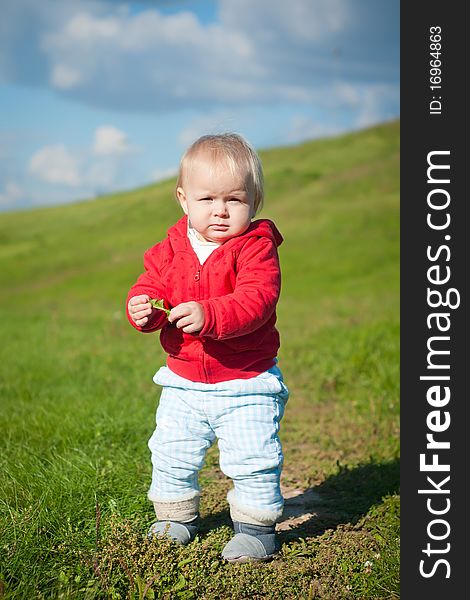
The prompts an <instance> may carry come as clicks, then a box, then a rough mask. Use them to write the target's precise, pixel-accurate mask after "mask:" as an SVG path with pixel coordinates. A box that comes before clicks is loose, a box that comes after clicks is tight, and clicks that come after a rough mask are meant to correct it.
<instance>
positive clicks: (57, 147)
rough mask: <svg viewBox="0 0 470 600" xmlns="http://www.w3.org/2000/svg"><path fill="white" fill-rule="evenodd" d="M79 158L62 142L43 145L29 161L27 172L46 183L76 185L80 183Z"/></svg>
mask: <svg viewBox="0 0 470 600" xmlns="http://www.w3.org/2000/svg"><path fill="white" fill-rule="evenodd" d="M79 167H80V164H79V160H78V158H77V157H76V156H74V155H73V154H72V153H71V152H70V150H68V148H67V147H66V146H65V145H64V144H54V145H50V146H44V147H43V148H41V149H40V150H38V151H37V152H36V153H35V154H34V156H33V157H32V158H31V160H30V162H29V172H30V173H31V174H32V175H34V176H36V177H37V178H38V179H41V180H42V181H47V182H48V183H57V184H65V185H68V186H72V187H76V186H78V185H79V184H80V174H79Z"/></svg>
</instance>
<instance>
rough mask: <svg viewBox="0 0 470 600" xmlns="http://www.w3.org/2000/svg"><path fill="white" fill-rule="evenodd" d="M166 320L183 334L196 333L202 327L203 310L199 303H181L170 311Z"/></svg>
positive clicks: (203, 319)
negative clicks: (174, 323)
mask: <svg viewBox="0 0 470 600" xmlns="http://www.w3.org/2000/svg"><path fill="white" fill-rule="evenodd" d="M168 320H169V321H170V323H173V322H174V321H176V322H177V323H176V327H178V329H182V330H183V331H184V332H185V333H196V332H197V331H201V329H202V328H203V327H204V321H205V315H204V309H203V308H202V305H201V304H199V302H182V303H181V304H178V306H175V307H174V308H172V309H171V312H170V315H169V317H168Z"/></svg>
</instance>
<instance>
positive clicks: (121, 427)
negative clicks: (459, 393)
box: [0, 122, 399, 600]
mask: <svg viewBox="0 0 470 600" xmlns="http://www.w3.org/2000/svg"><path fill="white" fill-rule="evenodd" d="M261 158H262V160H263V164H264V168H265V178H266V204H265V209H264V211H263V213H262V215H261V216H265V217H269V218H272V219H273V220H274V221H275V222H276V223H277V224H278V226H279V228H280V230H281V232H282V233H283V235H284V238H285V243H284V244H283V245H282V246H281V248H280V254H281V261H282V268H283V287H282V296H281V301H280V304H279V310H278V315H279V320H278V324H279V329H280V331H281V340H282V347H281V352H280V366H281V368H282V370H283V372H284V376H285V379H286V382H287V384H288V386H289V388H290V391H291V398H290V400H289V403H288V405H287V410H286V415H285V417H284V420H283V423H282V428H281V439H282V442H283V446H284V450H285V468H284V472H283V479H282V483H283V485H284V486H285V488H286V489H287V490H294V489H297V490H301V491H302V492H303V494H304V495H305V497H307V496H308V493H309V492H311V491H312V490H313V492H314V493H315V494H316V495H315V497H316V499H317V500H316V505H315V506H314V507H313V511H314V513H315V514H314V515H313V516H311V517H309V518H308V519H307V520H304V521H303V522H300V521H299V522H298V523H297V525H296V527H294V528H292V529H289V530H284V531H282V532H281V539H282V542H283V547H282V552H281V555H280V557H279V558H278V559H277V560H275V561H273V562H272V563H270V564H265V565H235V566H233V565H226V564H224V563H223V562H222V561H221V560H220V552H221V549H222V547H223V545H224V544H225V543H226V542H227V541H228V540H229V539H230V535H231V531H230V527H229V526H230V520H229V516H228V505H227V502H226V500H225V494H226V492H227V490H228V489H229V486H230V482H229V481H228V480H227V479H226V478H225V477H224V476H223V475H221V473H220V471H219V470H218V467H217V464H218V457H217V450H216V449H215V448H213V449H211V450H210V451H209V453H208V457H207V464H206V466H205V467H204V469H203V470H202V472H201V483H202V485H203V493H204V495H203V500H202V504H201V514H202V528H201V533H200V535H199V537H198V538H197V539H196V540H195V541H194V542H193V543H192V544H190V545H189V546H187V547H185V548H179V547H176V546H174V545H173V544H172V543H169V542H164V541H160V542H148V541H146V540H145V532H146V530H147V528H148V524H149V522H150V521H151V520H152V518H153V514H152V510H153V509H152V507H151V505H150V503H149V502H148V501H147V499H146V491H147V487H148V485H149V480H150V472H151V468H150V461H149V452H148V449H147V447H146V442H147V439H148V438H149V437H150V435H151V432H152V429H153V426H154V411H155V407H156V404H157V401H158V393H157V391H158V390H157V388H156V387H155V386H154V384H153V383H152V375H153V373H154V372H155V370H156V369H157V368H158V366H159V365H161V364H162V363H163V361H164V355H163V352H162V350H161V348H160V346H159V343H158V336H157V335H146V336H143V335H140V334H138V333H137V332H135V331H134V330H132V329H131V328H130V326H129V325H128V324H127V321H126V320H125V316H124V303H125V298H126V294H127V291H128V288H129V287H130V285H131V284H132V283H133V282H134V280H135V278H136V276H137V275H138V274H139V273H140V272H141V270H142V254H143V251H144V250H145V249H146V248H148V247H150V246H151V245H152V244H154V243H155V242H156V241H157V240H158V239H161V238H162V237H163V236H164V234H165V231H166V229H167V228H168V227H169V226H170V225H171V224H172V223H173V222H174V221H175V220H176V219H177V218H178V216H179V214H180V212H179V208H178V207H177V205H176V203H175V201H174V200H173V199H172V197H173V185H174V181H167V182H163V183H161V184H158V185H154V186H149V187H146V188H143V189H140V190H136V191H134V192H129V193H123V194H116V195H113V196H109V197H106V198H101V199H98V200H94V201H88V202H82V203H77V204H75V205H69V206H60V207H53V208H44V209H37V210H31V211H26V212H18V213H8V214H2V215H0V278H1V286H0V290H1V291H0V316H1V328H0V331H1V334H2V344H1V347H0V386H1V387H0V389H1V392H0V393H1V412H0V419H1V436H0V444H1V454H0V456H1V472H2V478H3V481H2V485H1V492H0V511H1V515H0V517H1V531H2V542H1V544H2V550H1V553H0V561H1V562H0V596H3V597H5V598H28V599H29V598H144V597H145V598H207V599H212V598H223V599H225V598H227V599H229V598H260V599H261V598H331V599H334V600H338V599H342V598H345V599H346V598H398V597H399V580H398V570H399V566H398V557H399V531H398V523H399V495H398V486H399V475H398V472H399V468H398V455H399V432H398V426H399V401H398V397H399V389H398V383H399V368H398V364H399V306H398V298H399V276H398V265H399V217H398V211H399V205H398V197H399V123H398V122H395V123H388V124H384V125H383V126H379V127H374V128H371V129H369V130H365V131H361V132H358V133H354V134H350V135H346V136H342V137H338V138H334V139H328V140H320V141H315V142H308V143H304V144H302V145H299V146H295V147H289V148H277V149H272V150H268V151H265V152H262V153H261Z"/></svg>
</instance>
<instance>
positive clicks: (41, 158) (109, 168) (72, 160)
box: [28, 125, 138, 196]
mask: <svg viewBox="0 0 470 600" xmlns="http://www.w3.org/2000/svg"><path fill="white" fill-rule="evenodd" d="M137 150H138V148H137V147H136V146H133V145H131V144H130V143H129V140H128V136H127V135H126V133H124V132H123V131H121V130H120V129H118V128H117V127H114V126H113V125H103V126H101V127H98V128H97V129H96V130H95V132H94V136H93V141H92V143H90V145H89V146H86V147H85V148H76V147H72V148H71V147H68V146H66V145H64V144H52V145H48V146H44V147H43V148H41V149H40V150H38V151H37V152H36V153H35V154H34V155H33V156H32V157H31V159H30V161H29V167H28V170H29V174H30V175H32V176H33V177H35V178H36V179H38V180H40V181H42V182H46V183H49V184H54V185H55V186H56V187H61V186H62V187H64V186H66V187H69V188H74V189H75V191H76V194H77V195H82V196H87V195H95V194H96V193H105V192H108V191H114V190H116V189H119V188H120V187H123V186H124V185H125V182H126V181H127V175H128V170H129V169H128V168H123V165H124V166H126V165H127V166H128V165H129V157H130V156H131V155H133V154H135V153H136V152H137Z"/></svg>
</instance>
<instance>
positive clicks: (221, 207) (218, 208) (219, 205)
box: [213, 200, 228, 216]
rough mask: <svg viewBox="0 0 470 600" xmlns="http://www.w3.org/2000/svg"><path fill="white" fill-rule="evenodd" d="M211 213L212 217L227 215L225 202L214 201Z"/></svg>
mask: <svg viewBox="0 0 470 600" xmlns="http://www.w3.org/2000/svg"><path fill="white" fill-rule="evenodd" d="M213 211H214V215H217V216H221V215H227V214H228V210H227V205H226V204H225V202H223V200H215V201H214V204H213Z"/></svg>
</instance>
